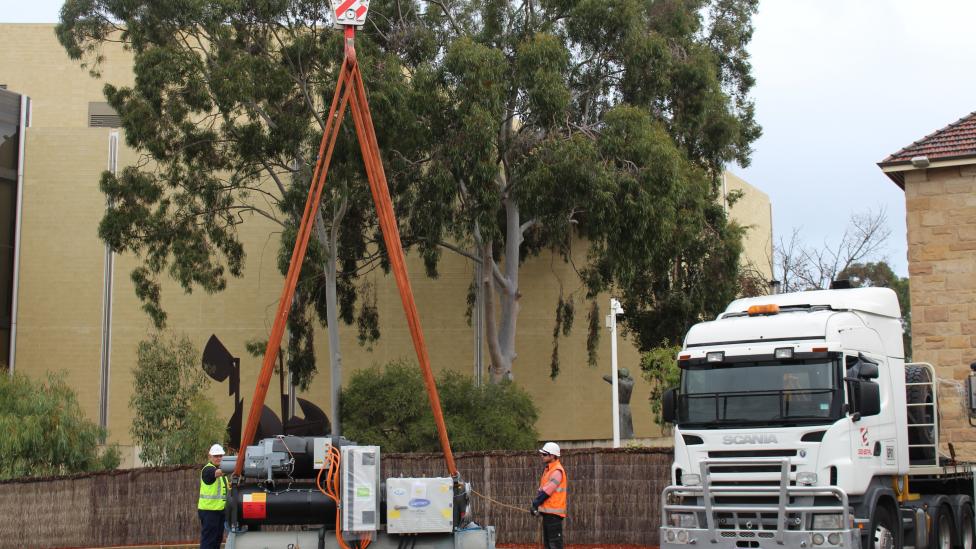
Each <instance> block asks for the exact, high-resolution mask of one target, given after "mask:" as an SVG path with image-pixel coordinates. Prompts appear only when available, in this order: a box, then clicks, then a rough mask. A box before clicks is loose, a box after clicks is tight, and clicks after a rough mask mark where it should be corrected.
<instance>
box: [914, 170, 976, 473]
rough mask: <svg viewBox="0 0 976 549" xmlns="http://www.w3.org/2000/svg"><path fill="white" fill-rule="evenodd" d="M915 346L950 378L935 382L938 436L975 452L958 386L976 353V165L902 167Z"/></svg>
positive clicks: (965, 452) (974, 455)
mask: <svg viewBox="0 0 976 549" xmlns="http://www.w3.org/2000/svg"><path fill="white" fill-rule="evenodd" d="M905 200H906V213H907V221H908V272H909V276H910V277H911V282H912V283H911V302H912V352H913V358H914V360H916V361H918V362H930V363H932V364H933V365H934V366H935V369H936V372H937V373H938V376H939V377H940V378H942V379H945V380H948V381H949V382H950V384H949V385H946V384H943V385H942V386H941V387H940V390H941V395H940V403H941V405H942V437H943V442H952V443H953V445H954V446H955V448H956V453H957V455H961V456H962V457H964V458H966V459H976V429H973V428H972V427H971V426H970V425H969V424H968V422H967V420H966V415H965V408H964V406H965V404H964V401H963V400H962V399H961V395H962V394H963V393H962V391H961V389H962V387H963V385H962V384H963V383H965V379H966V377H967V376H968V375H969V371H970V370H969V364H970V363H971V362H973V361H976V166H962V167H953V168H941V169H930V170H916V171H911V172H907V173H906V175H905Z"/></svg>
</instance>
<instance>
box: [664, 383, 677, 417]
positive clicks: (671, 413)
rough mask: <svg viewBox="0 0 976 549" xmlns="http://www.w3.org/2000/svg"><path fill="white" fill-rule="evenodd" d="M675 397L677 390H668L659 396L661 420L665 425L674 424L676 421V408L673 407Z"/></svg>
mask: <svg viewBox="0 0 976 549" xmlns="http://www.w3.org/2000/svg"><path fill="white" fill-rule="evenodd" d="M677 395H678V390H677V389H668V390H667V391H664V394H663V395H662V396H661V419H663V420H664V422H665V423H674V422H675V421H676V420H677V414H676V413H675V412H676V410H677V406H675V403H676V401H677Z"/></svg>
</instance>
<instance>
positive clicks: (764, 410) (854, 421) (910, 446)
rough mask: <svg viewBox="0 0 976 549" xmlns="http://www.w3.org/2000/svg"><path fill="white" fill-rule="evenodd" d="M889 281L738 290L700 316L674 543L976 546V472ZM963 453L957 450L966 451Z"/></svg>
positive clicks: (683, 358)
mask: <svg viewBox="0 0 976 549" xmlns="http://www.w3.org/2000/svg"><path fill="white" fill-rule="evenodd" d="M900 319H901V313H900V311H899V307H898V299H897V297H896V296H895V293H894V292H893V291H891V290H888V289H884V288H857V289H843V290H822V291H812V292H802V293H791V294H779V295H771V296H764V297H757V298H748V299H740V300H737V301H734V302H733V303H732V304H730V305H729V306H728V308H727V309H726V310H725V312H724V313H722V314H720V315H719V317H718V318H717V319H716V320H714V321H709V322H702V323H699V324H697V325H695V326H693V327H692V328H691V329H690V330H689V332H688V334H687V336H686V337H685V342H684V346H683V349H682V351H681V352H680V354H679V356H678V366H679V367H680V369H681V383H680V386H679V387H678V388H675V389H671V390H669V391H667V392H666V393H665V394H664V397H663V401H662V405H663V417H664V419H665V420H666V421H668V422H670V423H673V424H674V463H673V464H672V467H671V475H672V478H671V486H668V487H667V488H666V489H665V490H664V492H663V494H662V496H661V515H662V516H661V528H660V532H659V533H660V543H661V549H679V548H686V547H687V546H688V545H699V546H705V547H714V548H716V549H726V548H728V549H734V548H742V547H749V548H783V547H789V548H821V547H823V548H826V547H844V548H854V549H858V548H872V549H874V548H878V549H881V548H883V549H892V548H898V549H900V548H902V547H909V546H911V547H915V549H927V548H932V549H936V548H937V549H952V548H962V549H973V547H974V541H973V540H974V523H973V494H974V475H973V468H972V466H971V465H970V464H968V463H961V462H957V461H956V460H955V457H954V455H953V456H944V455H942V452H940V445H939V425H938V422H939V410H938V398H937V389H938V381H937V379H936V377H935V372H934V370H933V368H932V366H930V365H928V364H906V363H905V362H904V356H905V354H904V351H903V345H902V324H901V320H900ZM953 453H954V451H953Z"/></svg>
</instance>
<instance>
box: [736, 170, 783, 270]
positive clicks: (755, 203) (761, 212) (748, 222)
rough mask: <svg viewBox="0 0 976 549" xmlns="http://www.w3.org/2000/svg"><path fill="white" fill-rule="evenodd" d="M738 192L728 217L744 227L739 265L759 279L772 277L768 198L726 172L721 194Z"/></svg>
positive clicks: (771, 234) (769, 204)
mask: <svg viewBox="0 0 976 549" xmlns="http://www.w3.org/2000/svg"><path fill="white" fill-rule="evenodd" d="M736 191H738V192H741V193H742V197H741V198H739V200H738V201H736V202H735V203H734V204H732V205H731V206H729V209H728V214H729V217H730V218H731V219H733V220H735V221H736V222H737V223H739V224H740V225H742V226H743V227H745V228H746V234H745V238H744V239H743V242H742V247H743V249H742V260H741V262H742V265H743V266H745V267H747V268H749V269H752V270H754V271H755V273H756V274H757V275H759V276H762V277H764V278H765V280H770V279H772V278H773V265H772V258H773V211H772V205H771V203H770V201H769V195H767V194H766V193H764V192H762V191H761V190H759V189H757V188H756V187H754V186H752V185H750V184H749V183H747V182H746V181H745V180H744V179H742V178H741V177H739V176H737V175H735V174H733V173H732V172H728V171H727V172H725V178H724V195H725V196H728V195H729V193H732V192H736Z"/></svg>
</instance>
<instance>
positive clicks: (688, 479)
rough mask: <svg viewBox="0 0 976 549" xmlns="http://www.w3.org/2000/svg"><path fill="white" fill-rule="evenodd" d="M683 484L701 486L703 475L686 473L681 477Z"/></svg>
mask: <svg viewBox="0 0 976 549" xmlns="http://www.w3.org/2000/svg"><path fill="white" fill-rule="evenodd" d="M681 484H683V485H685V486H700V485H701V475H696V474H694V473H691V474H689V473H685V474H683V475H681Z"/></svg>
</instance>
